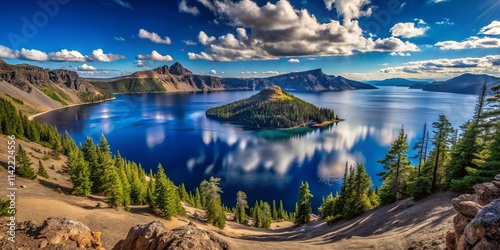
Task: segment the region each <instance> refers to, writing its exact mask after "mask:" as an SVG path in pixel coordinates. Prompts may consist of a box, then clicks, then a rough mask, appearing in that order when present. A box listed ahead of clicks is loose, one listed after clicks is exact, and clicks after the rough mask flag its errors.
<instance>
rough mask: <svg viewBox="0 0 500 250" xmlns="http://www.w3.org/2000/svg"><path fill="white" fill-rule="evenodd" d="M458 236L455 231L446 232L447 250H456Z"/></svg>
mask: <svg viewBox="0 0 500 250" xmlns="http://www.w3.org/2000/svg"><path fill="white" fill-rule="evenodd" d="M456 238H457V234H456V233H455V231H448V232H446V249H447V250H455V244H456V241H457V240H456Z"/></svg>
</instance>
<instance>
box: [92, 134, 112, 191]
mask: <svg viewBox="0 0 500 250" xmlns="http://www.w3.org/2000/svg"><path fill="white" fill-rule="evenodd" d="M97 159H98V160H97V163H98V165H97V168H98V169H99V171H98V172H101V171H102V174H101V175H99V176H96V179H97V180H94V181H97V184H98V185H97V186H96V191H97V192H98V193H99V192H102V191H105V189H106V186H107V184H108V183H109V182H110V181H112V178H114V177H113V176H112V175H111V174H112V173H113V171H111V170H110V169H113V168H114V161H113V158H112V156H111V149H110V147H109V144H108V141H107V140H106V137H105V136H104V134H102V135H101V143H100V146H99V148H98V149H97Z"/></svg>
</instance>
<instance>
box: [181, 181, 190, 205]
mask: <svg viewBox="0 0 500 250" xmlns="http://www.w3.org/2000/svg"><path fill="white" fill-rule="evenodd" d="M179 196H180V198H181V201H185V202H189V194H188V192H187V191H186V186H184V183H181V185H179Z"/></svg>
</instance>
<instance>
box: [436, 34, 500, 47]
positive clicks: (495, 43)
mask: <svg viewBox="0 0 500 250" xmlns="http://www.w3.org/2000/svg"><path fill="white" fill-rule="evenodd" d="M435 46H437V47H440V49H442V50H459V49H474V48H500V38H492V37H482V38H479V37H477V36H473V37H469V38H467V39H466V40H464V41H461V42H457V41H444V42H438V43H436V44H435Z"/></svg>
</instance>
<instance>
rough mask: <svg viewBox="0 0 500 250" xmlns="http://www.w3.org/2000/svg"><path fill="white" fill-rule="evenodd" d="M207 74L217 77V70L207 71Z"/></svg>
mask: <svg viewBox="0 0 500 250" xmlns="http://www.w3.org/2000/svg"><path fill="white" fill-rule="evenodd" d="M209 73H210V74H212V75H217V70H215V69H212V70H210V71H209Z"/></svg>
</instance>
